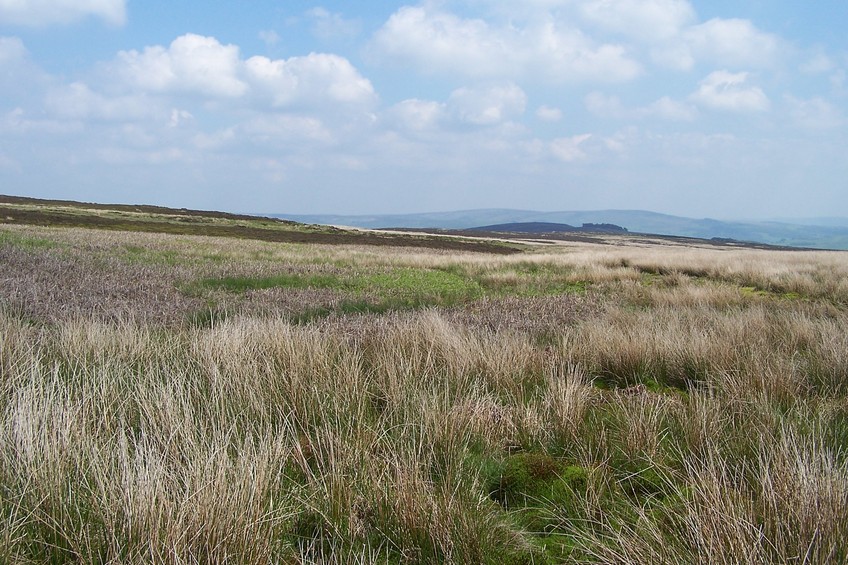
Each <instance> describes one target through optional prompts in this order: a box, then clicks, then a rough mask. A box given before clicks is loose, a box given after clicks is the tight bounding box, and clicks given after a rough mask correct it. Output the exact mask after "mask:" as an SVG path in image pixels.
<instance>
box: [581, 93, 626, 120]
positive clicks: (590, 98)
mask: <svg viewBox="0 0 848 565" xmlns="http://www.w3.org/2000/svg"><path fill="white" fill-rule="evenodd" d="M583 103H584V104H585V105H586V109H587V110H589V111H590V112H591V113H593V114H595V115H596V116H599V117H601V118H622V117H625V116H626V115H627V113H628V112H627V111H626V110H625V108H624V106H623V105H622V104H621V100H619V98H618V97H617V96H612V95H607V94H604V93H602V92H590V93H589V94H587V95H586V97H585V98H584V99H583Z"/></svg>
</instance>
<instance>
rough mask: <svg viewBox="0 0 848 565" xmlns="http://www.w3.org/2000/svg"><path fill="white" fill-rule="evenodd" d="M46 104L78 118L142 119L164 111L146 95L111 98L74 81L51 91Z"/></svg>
mask: <svg viewBox="0 0 848 565" xmlns="http://www.w3.org/2000/svg"><path fill="white" fill-rule="evenodd" d="M45 104H46V107H47V109H48V110H49V111H50V112H51V113H53V114H55V115H56V116H58V117H60V118H64V119H75V120H88V119H96V120H113V121H125V120H140V119H145V118H150V117H153V116H156V115H158V114H161V113H162V111H161V109H160V108H158V104H156V103H154V102H153V101H151V100H150V99H148V98H147V97H146V96H143V95H130V96H116V97H108V96H104V95H102V94H100V93H97V92H94V91H93V90H91V88H89V87H88V86H87V85H86V84H84V83H81V82H74V83H71V84H69V85H67V86H62V87H60V88H56V89H54V90H52V91H50V92H49V93H48V94H47V97H46V100H45Z"/></svg>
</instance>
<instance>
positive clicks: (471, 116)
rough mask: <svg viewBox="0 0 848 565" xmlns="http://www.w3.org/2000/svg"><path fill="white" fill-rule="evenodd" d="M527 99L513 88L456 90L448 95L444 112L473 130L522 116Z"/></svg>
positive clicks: (507, 86) (496, 87) (515, 86)
mask: <svg viewBox="0 0 848 565" xmlns="http://www.w3.org/2000/svg"><path fill="white" fill-rule="evenodd" d="M526 105H527V95H526V94H525V93H524V91H523V90H522V89H521V88H519V87H518V86H517V85H515V84H508V85H505V86H493V87H488V88H459V89H457V90H455V91H453V93H451V95H450V98H449V99H448V109H449V110H450V111H451V112H452V113H453V114H454V115H455V116H456V117H457V118H458V119H459V120H460V121H461V122H465V123H469V124H473V125H477V126H489V125H494V124H498V123H501V122H504V121H507V120H510V119H512V118H517V117H519V116H521V115H522V114H523V113H524V109H525V107H526Z"/></svg>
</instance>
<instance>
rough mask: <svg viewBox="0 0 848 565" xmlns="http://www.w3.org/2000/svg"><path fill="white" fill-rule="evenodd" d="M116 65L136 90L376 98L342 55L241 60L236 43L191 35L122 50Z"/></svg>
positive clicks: (354, 100)
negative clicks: (169, 42)
mask: <svg viewBox="0 0 848 565" xmlns="http://www.w3.org/2000/svg"><path fill="white" fill-rule="evenodd" d="M116 65H117V71H118V74H119V75H120V76H121V77H122V78H123V80H124V82H125V83H126V84H128V85H130V86H131V87H132V88H134V89H137V90H140V91H142V92H152V93H190V94H196V95H200V96H204V97H209V98H218V99H240V98H241V99H245V98H247V96H248V95H252V96H253V97H254V98H255V99H257V100H264V101H267V102H268V103H269V104H270V106H271V107H274V108H280V107H286V106H310V107H312V106H315V105H318V104H326V103H328V102H329V103H334V104H343V105H368V104H372V103H374V102H375V101H376V94H375V92H374V88H373V87H372V85H371V83H370V81H368V79H366V78H364V77H363V76H362V75H361V74H360V73H359V71H357V70H356V68H355V67H354V66H353V65H352V64H351V63H350V61H348V60H347V59H345V58H344V57H340V56H338V55H332V54H324V53H311V54H309V55H306V56H303V57H292V58H290V59H270V58H268V57H264V56H254V57H250V58H249V59H247V60H243V59H242V58H241V56H240V51H239V48H238V46H236V45H223V44H221V43H220V42H219V41H218V40H217V39H215V38H214V37H206V36H200V35H195V34H186V35H183V36H180V37H178V38H176V39H175V40H174V41H173V42H171V44H170V46H168V47H163V46H161V45H157V46H151V47H146V48H145V49H144V50H142V51H122V52H120V53H119V54H118V58H117V62H116Z"/></svg>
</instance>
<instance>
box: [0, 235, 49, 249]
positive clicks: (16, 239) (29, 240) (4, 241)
mask: <svg viewBox="0 0 848 565" xmlns="http://www.w3.org/2000/svg"><path fill="white" fill-rule="evenodd" d="M0 245H11V246H13V247H20V248H22V249H28V250H34V249H52V248H55V247H59V246H60V245H59V244H58V243H56V242H55V241H53V240H52V239H47V238H44V237H34V236H31V235H24V234H21V233H16V232H12V231H5V230H2V231H0Z"/></svg>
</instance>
